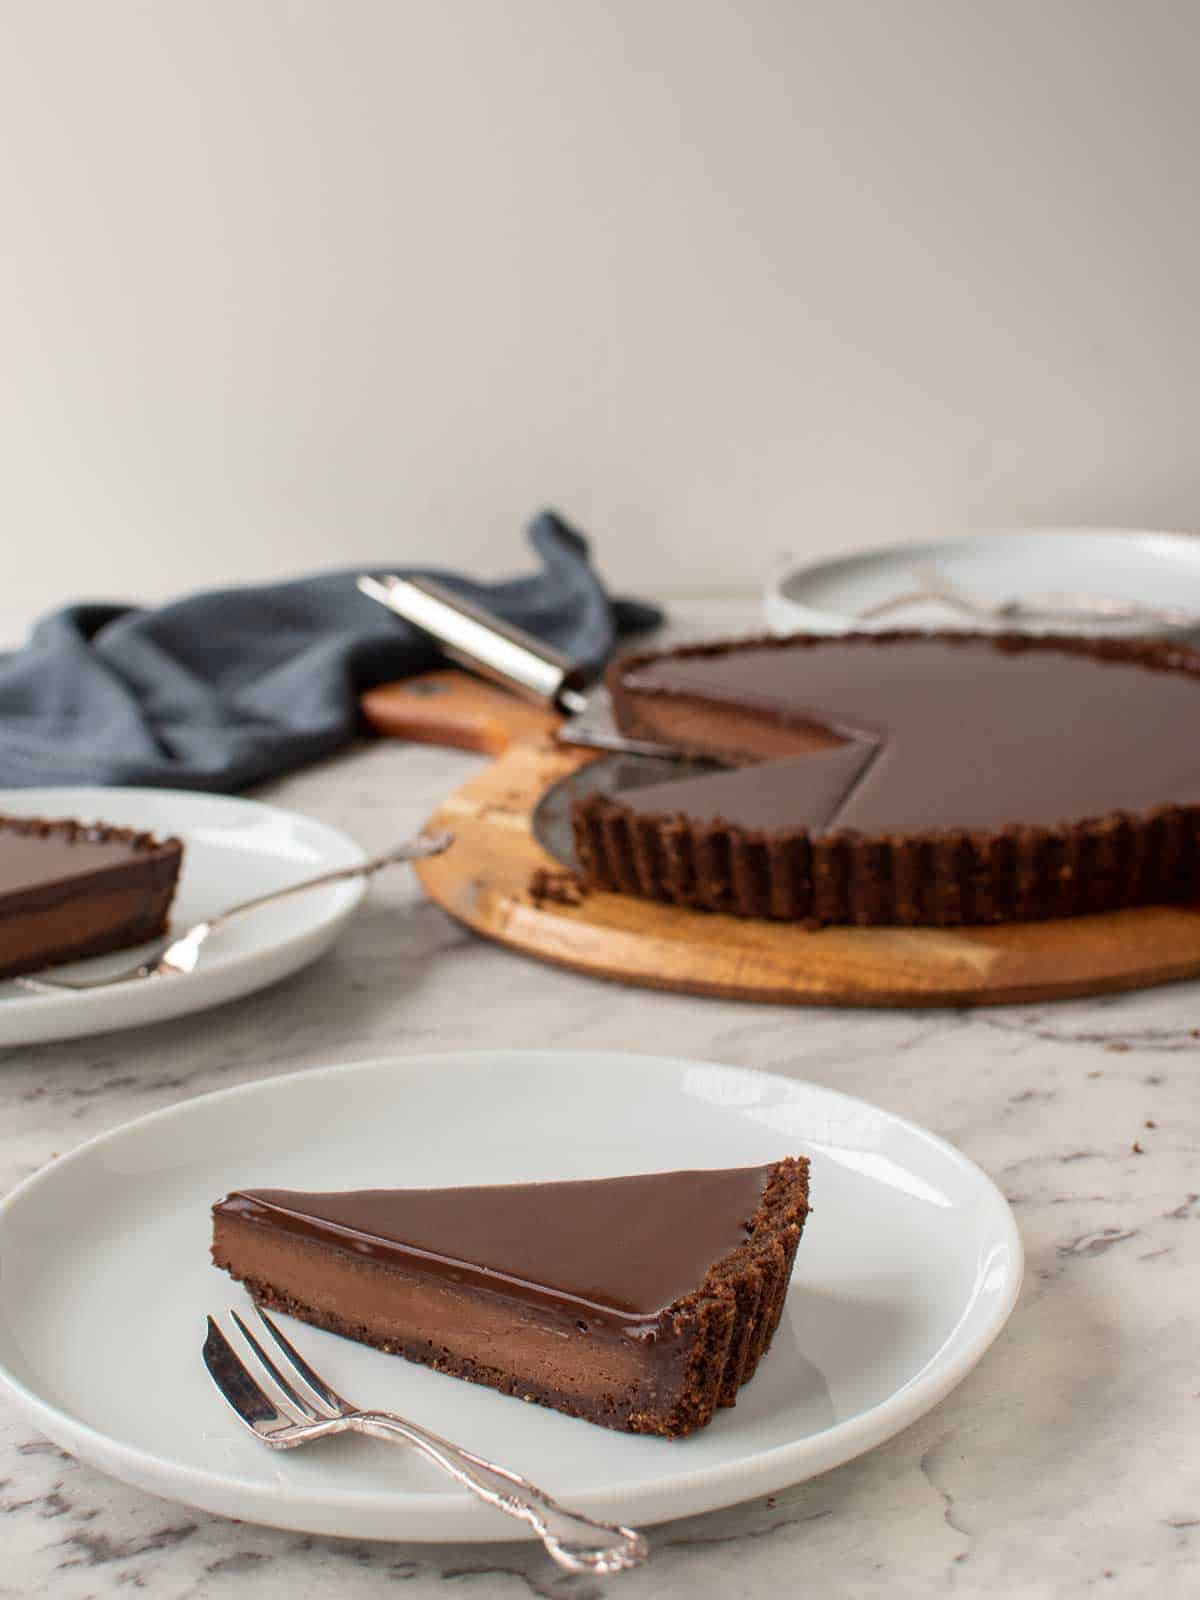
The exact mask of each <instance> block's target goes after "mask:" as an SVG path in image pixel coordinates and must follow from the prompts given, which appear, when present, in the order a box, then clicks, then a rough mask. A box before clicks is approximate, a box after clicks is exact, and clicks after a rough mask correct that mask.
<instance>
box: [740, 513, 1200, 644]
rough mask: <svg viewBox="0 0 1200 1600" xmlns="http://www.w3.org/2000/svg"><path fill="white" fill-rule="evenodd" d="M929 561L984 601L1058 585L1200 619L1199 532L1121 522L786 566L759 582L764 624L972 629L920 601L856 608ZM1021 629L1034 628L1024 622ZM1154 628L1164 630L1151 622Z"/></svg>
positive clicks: (1120, 627)
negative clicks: (865, 615)
mask: <svg viewBox="0 0 1200 1600" xmlns="http://www.w3.org/2000/svg"><path fill="white" fill-rule="evenodd" d="M922 563H924V564H926V565H929V566H934V567H937V568H938V570H939V571H940V572H942V573H944V574H945V576H946V577H947V578H949V579H950V580H951V581H952V582H953V583H955V584H957V585H959V586H960V587H961V588H963V589H965V590H968V591H969V592H970V593H971V594H972V595H977V596H979V597H980V598H982V599H983V600H986V601H988V602H989V603H1000V602H1003V601H1005V600H1011V599H1013V598H1014V597H1022V596H1032V595H1045V594H1048V593H1055V592H1061V591H1063V590H1066V591H1069V592H1074V593H1083V594H1087V595H1096V596H1101V597H1105V598H1112V599H1117V600H1126V601H1134V602H1136V603H1138V604H1141V605H1147V606H1162V607H1166V608H1168V609H1169V610H1178V609H1180V608H1186V607H1188V606H1189V603H1190V602H1192V601H1194V602H1195V604H1194V606H1193V607H1192V609H1193V610H1194V611H1195V613H1196V616H1197V619H1198V620H1200V538H1197V537H1193V536H1192V535H1190V534H1183V533H1148V532H1141V531H1137V530H1132V529H1121V528H1027V529H1022V530H1020V531H1019V532H1013V533H1003V534H989V535H986V536H981V537H977V538H973V539H955V540H946V541H943V542H940V543H936V544H920V545H900V546H895V547H893V548H891V549H884V550H862V551H859V552H858V553H857V554H855V555H851V556H841V557H837V558H835V559H833V560H830V561H820V562H817V563H815V564H813V565H811V566H803V567H797V568H794V569H793V570H791V571H786V572H784V573H782V574H781V575H779V576H778V577H776V578H775V579H773V580H772V581H771V583H769V584H768V586H767V591H766V595H765V597H764V605H765V609H766V616H767V625H768V627H770V628H771V630H772V632H774V633H795V632H807V633H843V632H845V631H846V630H847V629H848V628H868V629H879V628H928V627H938V628H978V627H979V626H980V624H979V623H978V622H977V621H972V619H971V618H969V617H966V616H964V615H963V614H962V613H961V612H958V611H954V610H951V609H950V608H949V607H947V606H944V605H941V604H938V603H936V602H925V601H923V602H921V603H920V604H916V605H913V606H910V607H905V608H903V609H900V610H895V611H891V612H888V613H887V614H885V615H884V616H882V617H878V618H876V619H874V620H867V621H858V620H856V619H857V618H858V616H859V614H860V613H861V612H862V611H864V610H866V609H867V608H869V607H871V606H874V605H877V604H878V603H879V602H880V601H883V600H888V599H891V598H892V597H893V596H895V595H901V594H905V593H907V592H908V591H910V590H912V589H913V588H914V587H915V585H914V580H913V568H914V567H916V566H919V565H921V564H922ZM1019 626H1020V627H1021V628H1022V629H1023V630H1024V631H1029V632H1036V631H1039V629H1038V625H1035V624H1034V623H1032V622H1022V623H1020V624H1019ZM1040 631H1042V632H1064V631H1065V632H1071V631H1078V632H1089V633H1094V632H1099V631H1103V632H1105V633H1127V634H1128V633H1144V632H1146V631H1147V630H1146V628H1145V627H1144V626H1141V625H1140V624H1129V623H1116V624H1114V623H1111V622H1110V623H1105V624H1103V625H1099V624H1093V625H1080V626H1077V627H1074V628H1071V627H1064V626H1063V625H1062V624H1061V623H1058V624H1044V625H1041V628H1040ZM1153 631H1170V630H1165V629H1156V630H1153Z"/></svg>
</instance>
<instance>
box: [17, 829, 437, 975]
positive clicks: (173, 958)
mask: <svg viewBox="0 0 1200 1600" xmlns="http://www.w3.org/2000/svg"><path fill="white" fill-rule="evenodd" d="M453 843H454V835H453V834H452V833H430V834H419V835H418V836H417V838H415V839H406V840H405V842H404V843H403V844H398V845H396V846H395V848H394V849H392V850H385V851H384V853H383V854H382V855H379V856H372V858H371V859H370V860H369V861H364V862H362V863H361V864H360V865H359V866H357V867H339V868H338V869H337V870H336V871H334V872H322V873H321V874H320V876H319V877H316V878H305V879H304V880H303V881H302V882H300V883H290V884H288V886H287V887H286V888H284V889H272V890H271V892H270V894H260V895H255V897H254V899H253V900H242V901H240V902H239V903H238V904H237V905H235V906H229V907H228V908H227V909H226V910H224V911H221V912H218V913H217V914H216V915H215V916H212V917H209V919H208V920H207V922H197V923H196V924H195V926H194V927H191V928H189V929H188V930H187V932H186V933H183V934H180V936H179V938H178V939H173V940H171V942H170V943H169V944H164V945H162V946H161V947H160V948H159V950H158V951H157V953H156V954H155V955H152V956H147V957H146V958H145V959H144V960H142V961H139V962H138V964H137V966H136V967H127V968H125V970H124V971H122V972H115V973H112V974H111V975H110V976H109V977H107V978H73V979H67V978H47V977H45V976H44V975H43V974H42V973H27V974H26V975H25V976H24V977H21V978H14V979H13V982H14V983H16V984H19V985H20V987H21V988H22V989H29V990H31V991H32V992H33V993H34V994H77V993H83V992H84V991H85V990H88V989H108V988H110V987H111V986H112V985H113V984H116V983H133V982H135V981H136V980H137V979H139V978H176V977H179V976H180V974H181V973H186V972H194V971H195V970H196V964H197V962H198V961H199V960H200V947H201V945H203V944H204V942H205V941H206V940H207V939H209V938H210V937H211V936H212V935H213V934H214V933H215V932H216V931H217V929H218V928H223V927H224V926H225V924H226V923H227V922H231V921H232V920H233V918H234V917H241V916H245V914H246V913H247V912H248V911H258V910H260V909H261V908H262V907H263V906H270V905H274V904H275V902H276V900H286V899H287V898H288V897H289V896H290V895H294V894H305V893H306V892H307V891H308V890H309V889H320V888H323V887H324V886H325V885H326V884H330V883H343V882H344V881H345V880H346V879H348V878H369V877H371V876H372V875H373V874H374V873H376V872H378V871H380V869H381V868H383V867H390V866H391V865H392V863H393V862H396V861H422V860H424V859H425V857H426V856H436V855H440V854H441V853H442V851H443V850H448V849H449V847H450V846H451V845H452V844H453Z"/></svg>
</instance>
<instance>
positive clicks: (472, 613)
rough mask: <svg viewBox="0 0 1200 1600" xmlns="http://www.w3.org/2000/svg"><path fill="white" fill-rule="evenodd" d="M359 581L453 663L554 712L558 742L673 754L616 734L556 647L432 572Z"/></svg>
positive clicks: (608, 711)
mask: <svg viewBox="0 0 1200 1600" xmlns="http://www.w3.org/2000/svg"><path fill="white" fill-rule="evenodd" d="M358 587H359V589H361V591H362V592H363V594H365V595H369V596H370V597H371V599H372V600H378V602H379V603H380V605H384V606H387V608H388V610H389V611H394V612H395V614H396V615H397V616H398V617H403V619H404V621H405V622H410V623H412V625H413V626H414V627H415V628H420V629H421V630H422V631H423V632H425V633H427V634H429V635H430V636H431V637H432V638H434V639H436V640H437V642H438V644H439V645H440V646H441V647H442V651H443V653H444V654H445V655H447V656H449V657H450V659H451V660H452V661H455V662H457V663H458V665H459V666H461V667H466V668H467V669H468V671H470V672H476V673H479V674H480V675H481V676H483V677H485V678H488V679H490V680H491V681H492V682H493V683H498V684H500V685H502V686H503V687H504V688H506V689H511V690H512V691H513V693H514V694H519V695H520V696H521V697H522V698H523V699H525V700H532V701H533V702H534V703H535V704H537V705H541V706H546V707H548V708H549V709H551V710H554V711H561V712H562V714H563V721H562V723H561V725H560V726H559V727H558V729H557V730H556V736H557V738H558V739H559V740H560V741H561V742H562V743H563V744H577V745H584V746H586V747H587V748H588V749H591V750H619V751H621V752H622V753H623V754H625V755H638V756H658V757H660V758H661V759H663V760H668V761H676V760H678V759H679V757H678V755H677V753H676V751H674V750H673V749H671V747H670V746H669V745H662V744H654V743H651V742H650V741H648V740H643V739H627V738H625V736H624V735H623V734H621V733H618V732H617V729H616V725H615V724H614V722H613V716H612V706H611V704H610V702H609V697H608V691H607V690H606V689H605V688H604V687H603V686H602V685H595V686H593V687H591V688H588V689H587V690H586V692H585V688H584V685H585V683H586V676H585V674H584V673H583V672H582V671H581V670H580V669H579V667H578V666H576V665H575V663H574V662H572V661H571V660H569V658H568V657H566V656H564V655H563V654H562V652H561V651H558V650H555V649H554V648H553V646H551V645H548V644H543V643H542V641H541V640H540V639H535V638H534V637H533V635H532V634H528V633H526V632H525V631H524V630H523V629H522V628H517V627H514V626H513V624H512V623H509V622H505V621H503V620H502V619H501V618H499V617H496V616H493V615H492V614H491V613H490V612H488V611H485V610H484V609H483V608H482V607H481V606H477V605H473V604H472V603H471V601H469V600H464V599H463V598H462V597H461V595H456V594H453V593H451V591H450V590H449V589H447V588H444V587H443V585H442V584H440V583H438V582H437V581H436V580H435V579H433V578H398V577H396V576H395V575H394V574H385V575H384V576H382V577H379V578H373V577H368V576H364V577H361V578H359V580H358Z"/></svg>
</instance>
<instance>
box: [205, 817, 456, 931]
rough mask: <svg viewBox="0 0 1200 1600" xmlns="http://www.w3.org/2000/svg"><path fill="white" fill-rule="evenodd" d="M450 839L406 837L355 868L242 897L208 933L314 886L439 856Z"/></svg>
mask: <svg viewBox="0 0 1200 1600" xmlns="http://www.w3.org/2000/svg"><path fill="white" fill-rule="evenodd" d="M449 842H450V841H449V839H448V838H447V837H446V836H445V835H434V836H433V837H432V838H431V837H429V836H427V835H426V834H418V835H417V837H416V838H414V839H406V840H405V841H404V843H403V844H398V845H395V846H393V848H392V849H391V850H385V851H384V852H383V854H382V855H378V856H372V857H371V858H370V860H368V861H361V862H359V864H358V865H357V866H355V867H337V868H335V869H334V871H332V872H322V873H321V874H320V875H319V876H318V877H315V878H304V879H302V880H301V882H299V883H289V884H288V885H287V886H286V888H283V889H272V890H271V891H270V893H269V894H260V895H255V897H254V899H253V900H241V901H239V902H238V904H237V905H235V906H229V907H227V908H226V909H225V910H224V911H220V912H218V913H217V914H216V915H215V916H212V917H209V919H208V922H207V928H208V932H209V933H211V932H212V931H213V929H214V928H221V927H224V925H225V924H226V923H227V922H229V921H231V920H232V919H233V918H234V917H240V916H243V915H244V914H245V913H246V912H247V911H257V910H258V909H259V908H260V907H262V906H267V905H274V903H275V901H276V900H286V899H287V898H288V897H289V896H290V895H294V894H307V892H308V891H309V890H310V889H320V888H323V887H324V886H325V885H326V884H330V883H344V882H345V881H346V879H348V878H370V877H372V876H373V875H374V874H375V873H376V872H379V871H380V870H381V869H382V868H383V867H390V866H391V865H392V864H393V862H396V861H423V860H424V859H425V858H426V857H427V856H434V855H439V854H440V853H441V852H442V851H443V850H445V849H446V847H447V845H448V844H449Z"/></svg>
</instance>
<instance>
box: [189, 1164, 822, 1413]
mask: <svg viewBox="0 0 1200 1600" xmlns="http://www.w3.org/2000/svg"><path fill="white" fill-rule="evenodd" d="M808 1210H809V1205H808V1161H807V1159H805V1158H804V1157H788V1158H786V1159H785V1160H782V1161H779V1162H776V1163H774V1164H773V1165H772V1167H771V1168H770V1170H769V1173H768V1176H767V1180H766V1183H765V1186H764V1188H763V1192H762V1197H761V1200H760V1202H759V1204H758V1207H757V1209H756V1211H755V1213H754V1215H753V1216H752V1217H750V1218H748V1219H747V1222H746V1227H747V1236H746V1240H745V1243H744V1244H740V1245H738V1246H737V1248H736V1249H735V1250H733V1251H732V1252H730V1254H728V1255H727V1256H725V1257H724V1258H722V1259H721V1260H720V1261H718V1262H716V1263H715V1264H714V1265H713V1266H712V1267H711V1268H710V1269H709V1270H708V1272H707V1273H706V1274H705V1277H704V1280H703V1281H702V1282H701V1283H699V1284H697V1286H696V1287H695V1288H694V1289H692V1290H690V1291H689V1292H688V1293H687V1294H686V1295H684V1296H682V1297H681V1298H679V1299H678V1300H676V1301H675V1302H674V1303H673V1304H672V1305H670V1306H668V1307H666V1308H665V1309H664V1310H663V1311H662V1312H660V1313H659V1314H658V1316H657V1318H656V1319H655V1321H654V1323H653V1324H652V1325H651V1330H650V1332H649V1337H648V1343H647V1344H646V1345H645V1346H643V1348H644V1349H645V1350H646V1352H647V1360H646V1366H645V1374H644V1377H642V1378H639V1379H638V1380H637V1381H635V1382H633V1383H631V1384H629V1385H628V1386H627V1387H625V1388H624V1389H622V1390H621V1391H620V1392H613V1391H611V1390H610V1391H606V1392H604V1393H601V1394H598V1395H596V1396H594V1397H591V1396H588V1397H581V1396H580V1395H579V1394H577V1393H572V1392H569V1391H567V1390H565V1389H561V1388H557V1387H555V1386H554V1385H553V1384H552V1383H548V1382H544V1381H537V1380H531V1379H529V1378H528V1377H524V1376H521V1375H519V1374H517V1373H515V1372H513V1371H508V1370H505V1369H503V1368H500V1367H496V1366H491V1365H489V1364H486V1363H484V1362H482V1361H479V1360H477V1359H472V1358H470V1357H468V1356H466V1355H464V1354H462V1353H461V1352H456V1351H454V1350H452V1349H450V1348H448V1347H447V1346H446V1345H445V1344H441V1343H435V1342H434V1341H433V1340H431V1339H423V1338H420V1337H414V1336H413V1335H412V1332H411V1330H410V1331H409V1332H407V1333H406V1332H404V1331H402V1330H400V1329H399V1328H397V1329H396V1331H395V1333H394V1334H392V1333H380V1331H379V1330H378V1328H372V1327H368V1326H366V1324H365V1323H364V1322H363V1321H361V1320H358V1319H356V1317H355V1313H354V1309H353V1307H351V1306H349V1305H346V1306H344V1307H343V1306H340V1305H339V1306H338V1307H337V1308H331V1307H330V1306H329V1305H325V1306H318V1305H316V1304H314V1303H313V1301H312V1300H310V1299H308V1298H305V1297H301V1296H297V1295H296V1294H293V1293H288V1292H285V1291H282V1290H281V1289H279V1288H278V1287H277V1286H276V1285H274V1284H272V1283H271V1282H269V1281H267V1279H266V1278H264V1277H263V1276H262V1275H261V1274H258V1273H246V1272H241V1271H239V1270H238V1262H237V1254H238V1252H237V1243H236V1236H235V1235H232V1234H229V1233H224V1234H222V1233H221V1232H219V1231H218V1232H217V1233H216V1235H215V1237H214V1245H213V1260H214V1263H215V1264H216V1265H217V1266H219V1267H222V1268H224V1269H225V1270H226V1271H228V1272H229V1273H230V1274H231V1275H232V1276H233V1277H234V1278H237V1279H238V1280H239V1281H241V1282H242V1283H244V1285H245V1287H246V1288H247V1289H248V1290H249V1292H250V1293H251V1294H252V1295H253V1296H254V1298H255V1299H256V1300H258V1301H259V1302H260V1303H261V1304H263V1305H264V1306H267V1307H268V1308H271V1309H275V1310H279V1311H283V1312H286V1313H287V1314H288V1315H290V1316H294V1317H298V1318H299V1319H300V1320H301V1321H304V1322H308V1323H311V1324H312V1325H313V1326H314V1327H319V1328H324V1329H326V1330H327V1331H329V1332H331V1333H337V1334H340V1335H342V1336H343V1337H345V1338H350V1339H355V1340H357V1341H358V1342H359V1343H362V1344H367V1345H370V1346H372V1347H373V1348H375V1349H379V1350H384V1351H386V1352H388V1353H390V1354H393V1355H400V1356H403V1357H404V1358H405V1359H406V1360H409V1361H413V1362H416V1363H418V1364H419V1365H422V1366H428V1367H432V1368H433V1369H434V1370H435V1371H438V1372H444V1373H447V1374H449V1375H451V1376H453V1377H458V1378H464V1379H466V1380H468V1381H469V1382H472V1383H479V1384H483V1385H485V1386H486V1387H488V1388H491V1389H497V1390H499V1391H500V1392H501V1393H503V1394H509V1395H513V1396H516V1397H517V1398H519V1399H522V1400H527V1401H531V1402H533V1403H536V1404H539V1405H544V1406H549V1407H551V1408H552V1409H554V1410H557V1411H562V1412H564V1413H565V1414H566V1415H568V1416H572V1417H579V1418H582V1419H583V1420H585V1421H588V1422H594V1423H598V1424H599V1425H601V1426H602V1427H607V1428H614V1429H617V1430H619V1431H621V1432H626V1433H648V1434H656V1435H658V1436H659V1437H661V1438H667V1439H677V1438H682V1437H684V1436H685V1435H687V1434H690V1433H694V1432H695V1431H696V1430H697V1429H699V1428H702V1427H704V1426H705V1425H706V1424H707V1423H709V1422H710V1421H711V1420H712V1418H713V1416H714V1415H715V1413H716V1411H717V1410H718V1408H719V1407H723V1406H731V1405H733V1404H734V1402H735V1400H736V1398H737V1392H738V1390H739V1388H740V1387H741V1385H742V1384H743V1383H746V1382H748V1381H749V1379H750V1378H751V1377H752V1376H753V1375H754V1372H755V1370H756V1368H757V1366H758V1363H759V1361H760V1360H761V1358H762V1356H763V1354H764V1353H765V1351H766V1350H767V1348H768V1346H769V1344H770V1342H771V1338H772V1336H773V1334H774V1332H775V1329H776V1327H777V1326H778V1324H779V1320H780V1317H781V1316H782V1312H783V1304H784V1299H785V1296H786V1294H787V1287H788V1282H789V1279H790V1277H791V1271H792V1263H793V1259H794V1257H795V1253H796V1247H797V1245H798V1244H799V1241H800V1235H801V1232H802V1231H803V1228H804V1223H805V1219H806V1218H807V1215H808ZM214 1220H215V1222H218V1223H219V1221H220V1213H219V1211H218V1212H217V1213H216V1214H215V1217H214ZM293 1243H294V1241H293ZM307 1248H308V1250H309V1251H310V1253H311V1254H312V1259H313V1260H314V1261H315V1262H316V1263H317V1265H316V1267H315V1270H314V1281H315V1282H318V1283H319V1281H320V1279H321V1275H322V1274H321V1268H320V1259H321V1257H322V1255H332V1254H333V1251H332V1249H331V1247H330V1246H329V1245H328V1244H325V1243H314V1244H311V1245H309V1246H308V1247H307ZM337 1253H338V1254H341V1252H337ZM391 1270H392V1269H390V1268H388V1267H387V1266H385V1265H382V1264H380V1263H379V1262H376V1261H371V1260H364V1259H362V1258H359V1259H357V1260H356V1261H355V1271H356V1273H365V1274H368V1275H371V1274H377V1273H383V1274H387V1273H389V1272H390V1271H391ZM316 1298H317V1295H316V1294H314V1296H313V1299H314V1300H315V1299H316ZM583 1331H586V1330H583Z"/></svg>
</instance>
